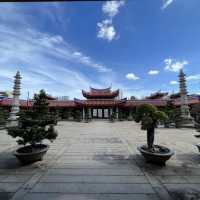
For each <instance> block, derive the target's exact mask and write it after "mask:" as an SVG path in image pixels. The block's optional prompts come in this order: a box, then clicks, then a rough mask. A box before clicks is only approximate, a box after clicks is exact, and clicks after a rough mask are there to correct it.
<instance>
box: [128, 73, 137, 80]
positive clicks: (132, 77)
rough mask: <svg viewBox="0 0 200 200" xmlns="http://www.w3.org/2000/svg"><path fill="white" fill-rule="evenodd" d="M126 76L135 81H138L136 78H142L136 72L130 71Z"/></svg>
mask: <svg viewBox="0 0 200 200" xmlns="http://www.w3.org/2000/svg"><path fill="white" fill-rule="evenodd" d="M126 78H127V79H128V80H133V81H136V80H138V79H140V78H139V77H137V76H136V75H135V74H134V73H128V74H127V75H126Z"/></svg>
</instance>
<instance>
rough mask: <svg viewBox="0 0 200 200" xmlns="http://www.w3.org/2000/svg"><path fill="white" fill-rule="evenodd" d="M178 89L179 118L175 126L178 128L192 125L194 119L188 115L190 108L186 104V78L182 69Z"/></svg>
mask: <svg viewBox="0 0 200 200" xmlns="http://www.w3.org/2000/svg"><path fill="white" fill-rule="evenodd" d="M179 90H180V98H181V99H180V101H181V107H180V112H181V113H180V118H179V119H178V120H177V122H176V126H177V127H178V128H181V127H183V128H184V127H185V128H187V127H194V120H193V118H192V117H191V115H190V108H189V106H188V96H187V86H186V78H185V73H184V72H183V69H181V70H180V73H179Z"/></svg>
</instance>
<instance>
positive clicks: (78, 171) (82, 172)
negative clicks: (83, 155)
mask: <svg viewBox="0 0 200 200" xmlns="http://www.w3.org/2000/svg"><path fill="white" fill-rule="evenodd" d="M47 174H62V175H76V176H77V175H101V176H103V175H104V176H105V175H108V176H109V175H116V176H120V175H143V173H142V172H141V171H140V169H139V168H138V169H101V168H99V169H49V170H48V171H47Z"/></svg>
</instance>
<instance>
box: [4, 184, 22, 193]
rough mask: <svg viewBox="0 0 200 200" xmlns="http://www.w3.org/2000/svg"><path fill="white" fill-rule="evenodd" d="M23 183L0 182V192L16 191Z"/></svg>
mask: <svg viewBox="0 0 200 200" xmlns="http://www.w3.org/2000/svg"><path fill="white" fill-rule="evenodd" d="M22 185H23V183H0V193H1V192H3V193H5V192H8V193H9V192H16V191H17V190H18V189H19V188H20V187H21V186H22Z"/></svg>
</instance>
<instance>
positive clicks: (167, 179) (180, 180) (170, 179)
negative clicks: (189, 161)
mask: <svg viewBox="0 0 200 200" xmlns="http://www.w3.org/2000/svg"><path fill="white" fill-rule="evenodd" d="M157 179H158V180H159V181H161V182H162V183H178V184H179V183H188V181H187V179H186V178H185V177H183V176H157Z"/></svg>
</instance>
